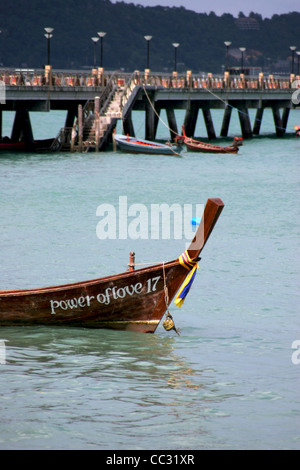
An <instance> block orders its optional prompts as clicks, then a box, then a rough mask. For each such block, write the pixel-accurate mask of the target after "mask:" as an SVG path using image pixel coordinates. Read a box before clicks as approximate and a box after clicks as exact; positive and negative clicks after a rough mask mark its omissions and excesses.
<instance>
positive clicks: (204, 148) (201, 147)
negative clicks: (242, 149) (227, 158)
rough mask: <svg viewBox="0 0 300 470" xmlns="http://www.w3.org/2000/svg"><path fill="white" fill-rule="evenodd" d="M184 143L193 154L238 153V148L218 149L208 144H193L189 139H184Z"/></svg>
mask: <svg viewBox="0 0 300 470" xmlns="http://www.w3.org/2000/svg"><path fill="white" fill-rule="evenodd" d="M184 143H185V145H186V147H187V148H188V149H189V150H192V151H193V152H201V153H223V154H224V153H231V154H236V153H238V151H239V148H238V147H218V146H214V145H210V144H205V143H199V144H197V143H194V142H192V141H189V139H185V140H184Z"/></svg>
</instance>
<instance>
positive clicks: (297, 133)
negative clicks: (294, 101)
mask: <svg viewBox="0 0 300 470" xmlns="http://www.w3.org/2000/svg"><path fill="white" fill-rule="evenodd" d="M294 129H295V131H296V137H300V126H294Z"/></svg>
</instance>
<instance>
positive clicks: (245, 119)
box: [238, 105, 252, 139]
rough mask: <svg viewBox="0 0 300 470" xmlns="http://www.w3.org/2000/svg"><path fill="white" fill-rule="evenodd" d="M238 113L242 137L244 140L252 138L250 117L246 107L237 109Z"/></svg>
mask: <svg viewBox="0 0 300 470" xmlns="http://www.w3.org/2000/svg"><path fill="white" fill-rule="evenodd" d="M238 112H239V120H240V125H241V131H242V136H243V138H244V139H250V138H251V137H252V129H251V122H250V116H249V112H248V108H247V106H246V105H244V106H241V107H239V108H238Z"/></svg>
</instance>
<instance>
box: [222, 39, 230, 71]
mask: <svg viewBox="0 0 300 470" xmlns="http://www.w3.org/2000/svg"><path fill="white" fill-rule="evenodd" d="M224 44H225V46H226V60H225V64H226V65H225V72H228V55H229V46H231V41H225V42H224Z"/></svg>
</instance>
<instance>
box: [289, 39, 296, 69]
mask: <svg viewBox="0 0 300 470" xmlns="http://www.w3.org/2000/svg"><path fill="white" fill-rule="evenodd" d="M296 49H297V46H290V50H291V51H292V75H293V74H294V60H295V50H296Z"/></svg>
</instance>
